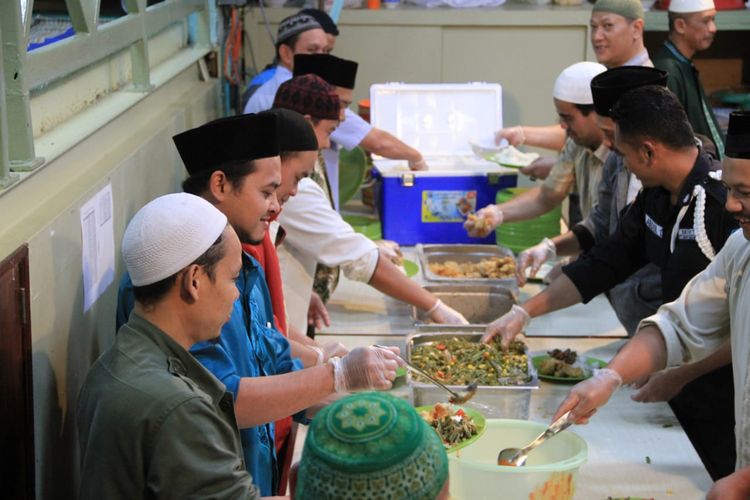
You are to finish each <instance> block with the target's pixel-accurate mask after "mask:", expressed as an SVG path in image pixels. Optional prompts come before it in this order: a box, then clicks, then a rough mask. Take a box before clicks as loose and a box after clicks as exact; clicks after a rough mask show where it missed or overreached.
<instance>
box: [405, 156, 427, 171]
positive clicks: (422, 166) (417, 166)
mask: <svg viewBox="0 0 750 500" xmlns="http://www.w3.org/2000/svg"><path fill="white" fill-rule="evenodd" d="M429 169H430V167H429V166H427V161H425V159H424V157H422V156H420V157H419V159H418V160H409V170H429Z"/></svg>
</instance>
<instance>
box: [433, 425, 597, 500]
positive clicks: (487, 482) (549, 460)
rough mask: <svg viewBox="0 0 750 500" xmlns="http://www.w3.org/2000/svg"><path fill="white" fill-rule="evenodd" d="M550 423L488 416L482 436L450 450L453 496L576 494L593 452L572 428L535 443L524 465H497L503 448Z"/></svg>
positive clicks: (462, 499) (474, 499) (566, 499)
mask: <svg viewBox="0 0 750 500" xmlns="http://www.w3.org/2000/svg"><path fill="white" fill-rule="evenodd" d="M547 424H548V423H537V422H529V421H523V420H493V419H490V420H487V427H486V430H485V432H484V434H483V435H482V436H481V437H480V438H479V439H477V440H476V441H475V442H474V443H472V444H470V445H468V446H466V447H465V448H462V449H461V450H459V451H458V452H456V453H451V454H450V455H448V461H449V468H450V472H449V474H450V495H451V498H452V499H455V500H496V499H498V498H502V499H503V500H528V499H529V498H544V499H548V498H550V499H551V498H554V499H555V500H571V499H572V498H573V496H574V494H575V489H576V481H577V479H578V468H579V467H580V466H581V465H583V464H584V463H586V460H587V457H588V447H587V446H586V442H585V441H584V440H583V439H581V438H580V437H579V436H578V435H576V434H575V433H573V432H571V431H563V432H561V433H560V434H558V435H557V436H555V437H553V438H552V439H550V440H548V441H547V442H545V443H543V444H542V445H540V446H539V447H538V448H536V449H534V450H533V451H532V452H531V453H530V454H529V458H528V460H527V461H526V465H524V466H523V467H505V466H499V465H497V454H498V452H499V451H500V450H502V449H503V448H509V447H513V448H521V447H523V446H525V445H527V444H528V443H530V442H531V440H532V439H534V438H535V437H537V436H538V435H539V434H541V433H542V432H543V431H544V430H545V429H546V427H547ZM500 492H502V493H500ZM542 492H544V494H542Z"/></svg>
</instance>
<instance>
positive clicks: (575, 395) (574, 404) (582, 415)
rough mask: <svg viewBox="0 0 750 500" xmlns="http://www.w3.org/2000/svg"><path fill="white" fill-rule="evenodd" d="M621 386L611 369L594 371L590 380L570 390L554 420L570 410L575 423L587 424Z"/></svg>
mask: <svg viewBox="0 0 750 500" xmlns="http://www.w3.org/2000/svg"><path fill="white" fill-rule="evenodd" d="M621 385H622V377H620V374H619V373H617V372H616V371H614V370H613V369H611V368H602V369H601V370H594V375H593V376H592V377H591V378H588V379H586V380H584V381H583V382H579V383H578V384H576V385H575V386H574V387H573V388H572V389H571V390H570V392H569V393H568V397H566V398H565V400H564V401H563V402H562V404H560V406H559V407H558V408H557V412H556V413H555V417H554V419H557V418H558V417H560V416H561V415H562V414H563V413H565V412H566V411H568V410H571V415H572V416H573V418H574V421H575V423H577V424H585V423H588V421H589V418H591V416H592V415H593V414H594V413H596V410H597V409H598V408H599V407H600V406H603V405H604V404H605V403H606V402H607V401H609V398H610V397H612V394H614V393H615V391H617V389H619V388H620V386H621ZM554 419H553V420H554Z"/></svg>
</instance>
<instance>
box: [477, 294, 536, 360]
mask: <svg viewBox="0 0 750 500" xmlns="http://www.w3.org/2000/svg"><path fill="white" fill-rule="evenodd" d="M529 321H531V317H530V316H529V313H527V312H526V309H524V308H523V307H521V306H519V305H517V304H513V307H511V308H510V311H508V312H507V313H505V314H503V315H502V316H500V317H499V318H497V319H496V320H495V321H493V322H492V323H490V324H489V325H487V328H486V329H485V331H484V335H482V342H485V343H487V342H489V341H490V340H492V339H493V338H495V337H496V336H497V335H500V336H501V337H502V341H501V345H502V347H503V348H504V349H505V348H507V347H508V346H509V345H510V343H511V341H512V340H513V339H515V338H516V335H518V334H519V333H521V332H522V331H523V330H524V329H525V328H526V327H527V326H528V324H529Z"/></svg>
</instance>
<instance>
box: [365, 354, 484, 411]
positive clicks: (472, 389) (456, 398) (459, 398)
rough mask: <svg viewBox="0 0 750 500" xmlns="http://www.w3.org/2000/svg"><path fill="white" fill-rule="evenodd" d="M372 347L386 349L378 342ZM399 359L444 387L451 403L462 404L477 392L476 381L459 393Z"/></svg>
mask: <svg viewBox="0 0 750 500" xmlns="http://www.w3.org/2000/svg"><path fill="white" fill-rule="evenodd" d="M373 347H377V348H378V349H387V347H385V346H382V345H378V344H373ZM399 357H400V356H399ZM401 360H402V361H403V362H404V364H405V365H406V367H407V368H408V369H409V370H410V371H411V372H412V373H416V374H417V375H420V376H422V377H424V378H426V379H427V380H429V381H430V382H432V383H433V384H435V385H436V386H438V387H440V388H441V389H444V390H445V391H447V392H448V393H450V395H451V397H450V399H449V400H448V401H450V402H451V403H453V404H457V405H460V404H463V403H465V402H467V401H468V400H470V399H471V398H473V397H474V394H476V392H477V387H478V386H477V383H476V382H472V383H471V384H469V385H467V386H466V390H464V391H463V393H462V394H459V393H457V392H456V391H454V390H453V389H451V388H449V387H448V386H446V385H445V384H443V383H442V382H440V381H439V380H437V379H435V378H433V377H432V376H430V375H428V374H427V373H425V372H424V371H422V370H420V369H419V368H417V367H416V366H414V365H413V364H411V363H410V362H409V361H406V360H405V359H404V358H401Z"/></svg>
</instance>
